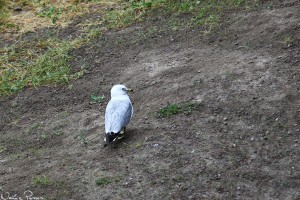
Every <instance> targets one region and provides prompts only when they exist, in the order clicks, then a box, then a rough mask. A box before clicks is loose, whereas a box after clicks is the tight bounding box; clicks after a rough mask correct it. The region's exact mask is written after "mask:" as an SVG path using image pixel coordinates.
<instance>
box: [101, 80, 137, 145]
mask: <svg viewBox="0 0 300 200" xmlns="http://www.w3.org/2000/svg"><path fill="white" fill-rule="evenodd" d="M129 91H130V92H132V91H133V90H131V89H128V88H127V87H125V86H124V85H114V86H113V87H112V89H111V91H110V93H111V99H110V101H109V102H108V104H107V106H106V111H105V138H104V141H105V145H104V146H107V145H108V144H110V143H111V142H113V141H115V140H116V139H117V138H118V137H119V136H120V134H123V133H124V132H125V129H126V126H127V124H128V123H129V122H130V119H131V117H132V115H133V106H132V103H131V101H130V98H129V96H128V95H127V92H129Z"/></svg>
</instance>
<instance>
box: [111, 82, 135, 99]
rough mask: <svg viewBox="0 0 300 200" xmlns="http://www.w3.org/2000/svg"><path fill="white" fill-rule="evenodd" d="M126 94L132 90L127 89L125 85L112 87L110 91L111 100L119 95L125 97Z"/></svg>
mask: <svg viewBox="0 0 300 200" xmlns="http://www.w3.org/2000/svg"><path fill="white" fill-rule="evenodd" d="M127 92H133V90H132V89H129V88H127V87H126V86H125V85H114V86H113V87H112V88H111V90H110V94H111V98H113V97H116V96H120V95H127Z"/></svg>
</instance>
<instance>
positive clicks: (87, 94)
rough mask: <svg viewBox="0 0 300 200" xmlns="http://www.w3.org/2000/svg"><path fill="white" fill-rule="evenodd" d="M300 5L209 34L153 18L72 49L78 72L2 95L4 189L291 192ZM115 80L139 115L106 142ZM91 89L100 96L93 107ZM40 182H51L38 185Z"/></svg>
mask: <svg viewBox="0 0 300 200" xmlns="http://www.w3.org/2000/svg"><path fill="white" fill-rule="evenodd" d="M299 11H300V5H299V3H298V1H294V2H291V1H290V2H289V3H277V4H276V5H274V6H273V8H272V9H270V8H267V7H265V8H262V9H259V10H256V11H251V12H237V13H232V14H230V15H228V16H227V23H226V24H225V23H224V24H223V25H222V27H221V29H219V30H217V31H215V32H214V33H211V34H209V35H204V34H203V33H202V32H201V30H199V29H197V28H186V27H182V28H179V29H178V30H172V28H170V27H168V24H167V23H166V19H159V20H157V19H153V20H152V21H150V22H147V23H141V24H136V25H134V26H132V27H129V28H126V29H124V30H120V31H108V32H107V33H105V34H103V35H102V36H101V37H99V38H97V39H96V40H95V41H93V42H92V43H91V44H89V45H86V46H83V47H81V48H79V49H76V50H74V51H73V52H71V54H72V56H73V57H74V58H75V59H74V60H73V61H72V66H73V70H78V69H80V68H81V67H85V69H86V70H87V73H86V74H85V75H84V76H83V77H82V78H80V79H78V80H75V81H73V82H71V83H70V85H69V86H57V87H41V88H36V89H26V90H25V91H23V92H20V93H18V94H16V95H13V96H11V97H5V98H4V97H3V98H2V99H1V100H0V104H1V107H0V109H1V110H0V116H1V123H0V130H1V135H0V138H1V140H0V146H1V147H2V150H1V154H0V164H1V165H0V174H1V179H0V187H1V188H0V189H1V190H0V193H2V194H3V197H5V195H8V192H9V195H11V196H13V195H17V196H19V197H23V198H25V194H24V192H25V191H28V190H30V191H32V192H33V194H34V196H36V197H44V199H88V200H90V199H299V196H300V159H299V155H300V151H299V150H300V148H299V134H300V98H299V92H300V91H299V90H300V68H299V66H300V12H299ZM68 30H69V31H68ZM70 30H71V31H70ZM73 31H74V27H68V28H67V29H64V30H59V33H58V35H59V36H60V37H64V36H65V37H67V36H68V35H70V34H72V32H73ZM75 31H76V30H75ZM46 32H47V31H45V30H42V31H41V33H46ZM75 34H76V33H75ZM117 83H124V84H126V85H127V86H130V87H131V88H133V89H134V90H135V93H134V94H132V95H131V99H132V102H133V103H134V108H135V114H134V117H133V119H132V121H131V123H130V124H129V125H128V127H127V128H128V131H127V136H126V138H124V139H122V140H120V141H119V142H118V143H117V144H115V145H114V146H112V147H110V148H105V149H103V148H102V147H103V133H104V110H105V106H106V103H107V102H108V101H109V90H110V88H111V86H112V85H114V84H117ZM92 94H95V95H105V97H106V98H105V101H104V102H103V103H92V102H91V95H92ZM186 102H188V103H194V104H197V105H198V106H197V109H196V110H193V111H192V112H191V113H189V114H184V113H180V114H178V115H174V116H172V117H169V118H158V117H157V114H156V113H157V111H158V110H159V109H160V108H161V107H165V106H166V105H167V104H168V103H177V104H183V103H186ZM37 177H42V178H43V177H47V178H49V183H44V184H43V183H41V182H40V183H36V184H34V183H33V182H34V181H33V180H34V179H35V180H36V179H37ZM101 178H103V179H105V181H106V182H105V181H103V182H100V183H99V182H98V183H99V184H98V185H97V184H96V180H97V179H101Z"/></svg>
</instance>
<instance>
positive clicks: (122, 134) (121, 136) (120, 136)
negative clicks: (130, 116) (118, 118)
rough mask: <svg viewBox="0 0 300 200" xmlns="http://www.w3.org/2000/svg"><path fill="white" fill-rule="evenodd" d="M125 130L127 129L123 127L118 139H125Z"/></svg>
mask: <svg viewBox="0 0 300 200" xmlns="http://www.w3.org/2000/svg"><path fill="white" fill-rule="evenodd" d="M125 130H126V127H123V128H122V130H121V131H120V134H119V136H118V139H122V138H123V137H124V133H125Z"/></svg>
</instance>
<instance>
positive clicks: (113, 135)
mask: <svg viewBox="0 0 300 200" xmlns="http://www.w3.org/2000/svg"><path fill="white" fill-rule="evenodd" d="M118 135H119V133H113V132H111V133H105V144H104V147H106V146H108V145H109V144H110V143H112V142H113V141H115V140H116V138H117V137H118Z"/></svg>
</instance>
